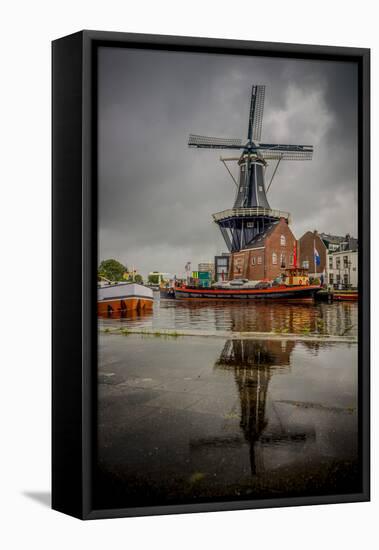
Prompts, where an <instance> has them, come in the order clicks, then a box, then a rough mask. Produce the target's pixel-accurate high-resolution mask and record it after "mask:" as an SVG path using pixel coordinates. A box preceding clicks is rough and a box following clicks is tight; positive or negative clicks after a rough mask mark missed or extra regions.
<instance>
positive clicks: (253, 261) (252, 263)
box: [251, 256, 257, 265]
mask: <svg viewBox="0 0 379 550" xmlns="http://www.w3.org/2000/svg"><path fill="white" fill-rule="evenodd" d="M256 261H257V260H256V257H255V256H253V257H252V258H251V265H255V262H256Z"/></svg>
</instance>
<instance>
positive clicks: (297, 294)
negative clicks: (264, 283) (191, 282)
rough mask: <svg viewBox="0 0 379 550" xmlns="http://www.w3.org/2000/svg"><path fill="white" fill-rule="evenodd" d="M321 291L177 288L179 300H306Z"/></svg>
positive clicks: (281, 287)
mask: <svg viewBox="0 0 379 550" xmlns="http://www.w3.org/2000/svg"><path fill="white" fill-rule="evenodd" d="M318 290H320V287H319V286H318V285H299V286H297V285H292V286H286V285H277V286H272V287H269V288H227V289H226V288H191V287H187V286H182V287H176V288H175V298H177V299H190V298H193V299H203V300H210V299H213V300H225V299H227V300H231V299H232V300H243V299H246V300H254V299H259V298H260V299H276V300H278V299H286V300H289V299H304V298H313V296H314V294H315V293H316V292H317V291H318Z"/></svg>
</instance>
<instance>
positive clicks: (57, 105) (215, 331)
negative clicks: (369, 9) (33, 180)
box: [52, 31, 370, 519]
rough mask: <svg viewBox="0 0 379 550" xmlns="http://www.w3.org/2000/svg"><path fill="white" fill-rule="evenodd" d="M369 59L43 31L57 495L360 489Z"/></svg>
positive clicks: (204, 502)
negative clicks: (49, 143) (49, 135)
mask: <svg viewBox="0 0 379 550" xmlns="http://www.w3.org/2000/svg"><path fill="white" fill-rule="evenodd" d="M369 70H370V69H369V50H366V49H357V48H342V47H328V46H307V45H294V44H273V43H261V42H241V41H232V40H215V39H212V40H210V39H205V38H185V37H171V36H151V35H137V34H123V33H108V32H98V31H96V32H95V31H83V32H79V33H77V34H73V35H70V36H67V37H64V38H61V39H59V40H56V41H55V42H53V401H52V414H53V449H52V460H53V472H52V473H53V487H52V491H53V495H52V496H53V508H54V509H56V510H59V511H61V512H65V513H67V514H71V515H73V516H76V517H79V518H82V519H94V518H106V517H120V516H137V515H149V514H170V513H183V512H197V511H217V510H236V509H244V508H262V507H274V506H293V505H306V504H321V503H322V504H326V503H339V502H357V501H366V500H368V499H369V431H370V418H369V407H370V404H369V399H370V393H369V349H370V347H369V297H370V281H369V248H370V234H369V217H370V209H369V162H370V159H369Z"/></svg>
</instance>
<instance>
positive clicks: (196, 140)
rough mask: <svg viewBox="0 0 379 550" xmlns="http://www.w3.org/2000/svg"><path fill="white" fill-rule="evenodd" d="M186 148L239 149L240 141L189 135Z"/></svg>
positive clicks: (240, 146)
mask: <svg viewBox="0 0 379 550" xmlns="http://www.w3.org/2000/svg"><path fill="white" fill-rule="evenodd" d="M188 146H189V147H198V148H204V149H241V148H242V139H235V138H217V137H210V136H198V135H196V134H190V136H189V138H188Z"/></svg>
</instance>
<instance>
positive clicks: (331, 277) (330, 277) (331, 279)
mask: <svg viewBox="0 0 379 550" xmlns="http://www.w3.org/2000/svg"><path fill="white" fill-rule="evenodd" d="M333 282H334V281H333V273H330V274H329V284H331V285H332V284H333Z"/></svg>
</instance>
